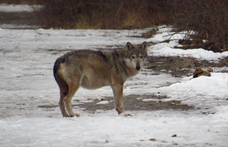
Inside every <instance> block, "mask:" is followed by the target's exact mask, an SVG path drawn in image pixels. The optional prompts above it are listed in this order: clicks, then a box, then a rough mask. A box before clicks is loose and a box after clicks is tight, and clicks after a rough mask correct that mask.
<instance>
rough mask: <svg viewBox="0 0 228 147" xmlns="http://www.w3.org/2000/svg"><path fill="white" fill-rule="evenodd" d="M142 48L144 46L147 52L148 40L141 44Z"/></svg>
mask: <svg viewBox="0 0 228 147" xmlns="http://www.w3.org/2000/svg"><path fill="white" fill-rule="evenodd" d="M141 48H142V49H143V50H144V51H145V52H147V42H146V41H144V42H143V43H142V44H141Z"/></svg>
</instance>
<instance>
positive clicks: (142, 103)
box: [73, 95, 193, 112]
mask: <svg viewBox="0 0 228 147" xmlns="http://www.w3.org/2000/svg"><path fill="white" fill-rule="evenodd" d="M167 98H168V97H167V96H156V95H128V96H125V97H124V107H125V110H126V111H139V110H140V111H143V110H145V111H153V110H168V109H175V110H189V109H193V106H189V105H185V104H181V101H164V99H167ZM74 101H76V102H77V103H78V104H74V105H73V106H77V107H79V108H82V109H84V110H85V111H89V112H95V111H96V110H112V109H114V102H113V98H112V97H104V98H102V99H95V100H93V101H92V102H86V103H80V100H74ZM73 103H74V102H73Z"/></svg>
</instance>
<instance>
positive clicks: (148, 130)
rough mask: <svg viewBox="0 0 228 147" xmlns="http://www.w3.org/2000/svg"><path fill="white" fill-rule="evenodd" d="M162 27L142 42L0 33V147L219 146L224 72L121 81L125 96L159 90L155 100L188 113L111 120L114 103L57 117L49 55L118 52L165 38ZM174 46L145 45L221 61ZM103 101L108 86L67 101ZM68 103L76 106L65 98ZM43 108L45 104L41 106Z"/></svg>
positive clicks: (222, 142)
mask: <svg viewBox="0 0 228 147" xmlns="http://www.w3.org/2000/svg"><path fill="white" fill-rule="evenodd" d="M167 29H168V28H165V27H161V28H160V31H159V33H158V34H157V35H155V36H154V37H153V38H150V39H144V38H137V37H131V36H140V35H141V33H143V32H146V31H148V29H144V30H52V29H50V30H43V29H39V30H36V31H34V30H7V29H1V30H0V39H1V42H0V63H1V64H0V75H1V77H0V81H1V84H0V95H1V99H0V146H37V147H38V146H39V147H40V146H83V147H84V146H97V147H100V146H111V147H116V146H120V147H122V146H128V147H130V146H159V147H166V146H191V147H192V146H194V147H195V146H196V147H205V146H216V147H218V146H219V147H221V146H224V147H225V146H227V144H228V141H227V138H228V106H227V105H228V74H227V73H212V76H211V77H199V78H196V79H192V77H183V78H174V77H172V76H171V75H169V74H160V75H154V74H151V73H152V72H153V71H151V70H146V69H144V70H143V71H142V73H140V74H138V75H137V76H135V77H133V78H131V79H129V80H128V81H127V82H126V83H125V86H124V94H125V95H131V94H137V95H143V94H146V95H150V94H151V95H154V94H157V93H160V95H167V96H168V97H169V98H166V99H162V101H171V100H180V101H182V103H183V104H188V105H192V106H194V109H191V110H186V111H183V110H172V109H170V110H157V111H127V112H128V113H131V114H132V115H133V117H124V116H121V115H120V116H119V115H117V112H116V111H115V110H114V106H113V110H97V111H96V112H95V113H89V112H88V111H84V110H83V109H81V108H78V107H74V111H75V112H79V113H80V114H81V117H79V118H77V117H74V118H63V117H62V116H61V112H60V110H59V108H58V107H57V106H58V100H59V89H58V86H57V84H56V82H55V80H54V78H53V75H52V67H53V64H54V62H55V60H56V58H58V57H59V56H61V55H63V54H64V53H66V52H68V51H70V50H74V49H100V48H104V49H112V48H114V47H122V46H123V45H125V44H126V42H128V41H130V42H132V44H139V43H142V42H143V41H148V42H149V41H153V42H159V41H162V40H165V37H166V35H167V33H168V30H167ZM173 37H176V38H173V39H177V38H180V37H183V36H181V35H178V36H177V35H176V36H173ZM175 45H177V40H174V41H172V42H170V43H159V44H156V45H154V46H151V47H149V51H148V53H149V55H152V56H153V55H156V56H158V55H166V56H170V55H180V56H192V57H196V58H199V59H207V60H217V58H222V57H225V56H227V52H224V53H213V52H209V51H205V50H203V49H194V50H192V52H190V51H188V50H180V49H174V48H173V47H174V46H175ZM212 68H213V67H212ZM224 68H227V67H224ZM167 83H173V84H171V85H170V84H167ZM166 85H169V86H166ZM106 96H112V91H111V89H110V88H109V87H104V88H101V89H98V90H86V89H80V90H79V91H78V92H77V93H76V95H75V97H74V99H77V100H80V102H81V103H82V102H84V103H86V102H88V101H93V100H94V99H100V98H101V97H106ZM151 100H153V99H151ZM149 102H150V101H148V103H149ZM76 103H78V101H73V104H76ZM105 104H107V103H103V105H105ZM44 105H46V106H50V107H49V108H47V107H41V106H44ZM173 135H174V136H173Z"/></svg>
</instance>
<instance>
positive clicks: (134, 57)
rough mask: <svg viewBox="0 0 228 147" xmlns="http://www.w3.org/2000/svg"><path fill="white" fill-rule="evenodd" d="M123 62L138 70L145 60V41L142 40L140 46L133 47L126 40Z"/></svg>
mask: <svg viewBox="0 0 228 147" xmlns="http://www.w3.org/2000/svg"><path fill="white" fill-rule="evenodd" d="M124 50H125V55H126V56H125V64H126V65H127V66H128V67H130V68H135V69H136V70H137V71H139V70H140V69H141V68H142V67H143V65H144V63H145V62H146V60H147V56H148V55H147V42H143V43H142V44H141V45H140V46H137V47H134V46H133V45H132V44H131V43H130V42H128V43H127V44H126V46H125V48H124Z"/></svg>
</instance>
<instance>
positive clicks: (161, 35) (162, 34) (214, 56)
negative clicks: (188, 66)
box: [148, 27, 228, 60]
mask: <svg viewBox="0 0 228 147" xmlns="http://www.w3.org/2000/svg"><path fill="white" fill-rule="evenodd" d="M159 30H160V31H158V34H156V35H154V37H152V38H150V39H148V42H149V41H151V42H155V43H158V44H156V45H153V46H152V47H151V48H150V52H149V53H150V54H151V55H156V56H180V57H194V58H198V59H205V60H218V59H221V58H223V57H226V56H228V51H226V52H223V53H214V52H212V51H206V50H204V49H202V48H199V49H188V50H182V49H176V48H174V46H175V45H176V46H178V39H183V38H184V37H185V33H186V32H181V33H179V34H176V33H174V32H171V29H170V28H167V27H160V29H159ZM167 39H170V40H172V41H170V42H169V43H159V42H162V41H164V40H167Z"/></svg>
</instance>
